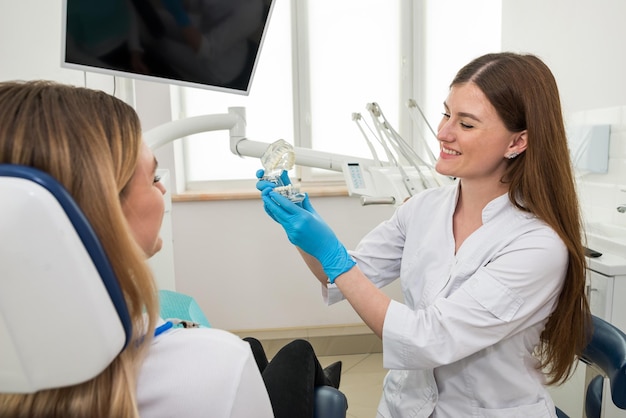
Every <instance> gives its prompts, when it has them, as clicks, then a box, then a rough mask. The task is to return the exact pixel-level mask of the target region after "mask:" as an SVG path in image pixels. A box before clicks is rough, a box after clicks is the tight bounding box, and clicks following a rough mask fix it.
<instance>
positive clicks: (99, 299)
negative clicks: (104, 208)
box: [0, 164, 347, 418]
mask: <svg viewBox="0 0 626 418" xmlns="http://www.w3.org/2000/svg"><path fill="white" fill-rule="evenodd" d="M0 270H1V273H0V354H1V355H0V393H34V392H37V391H39V390H44V389H52V388H57V387H64V386H70V385H75V384H78V383H82V382H85V381H87V380H89V379H91V378H93V377H95V376H97V375H98V374H100V373H101V372H102V371H103V370H104V369H105V368H106V367H107V366H108V365H109V364H110V363H111V362H112V361H113V360H114V359H115V357H116V356H117V355H118V354H119V353H120V352H121V351H122V350H123V349H124V347H126V345H127V344H128V342H129V340H130V337H131V334H132V327H131V321H130V316H129V314H128V310H127V307H126V302H125V300H124V297H123V294H122V291H121V289H120V287H119V284H118V282H117V278H116V277H115V274H114V272H113V270H112V267H111V265H110V263H109V261H108V258H107V256H106V254H105V252H104V250H103V248H102V246H101V244H100V241H99V240H98V238H97V236H96V235H95V233H94V231H93V229H92V228H91V225H90V224H89V222H88V221H87V219H86V218H85V216H84V215H83V213H82V211H81V210H80V208H79V207H78V206H77V205H76V203H75V202H74V200H73V198H72V197H71V196H70V195H69V193H67V191H66V190H65V189H64V188H63V187H62V186H61V185H60V184H59V183H58V182H57V181H56V180H55V179H54V178H52V177H51V176H49V175H48V174H46V173H44V172H42V171H39V170H36V169H34V168H31V167H24V166H17V165H11V164H0ZM159 295H160V299H161V316H162V317H165V318H170V317H173V318H178V319H184V320H189V321H193V322H197V323H199V324H201V325H202V326H207V327H210V324H209V322H208V320H206V318H205V316H204V314H203V313H202V311H201V310H200V308H199V306H198V305H197V303H196V302H195V300H194V299H193V298H191V297H189V296H187V295H183V294H180V293H177V292H171V291H165V290H161V291H160V293H159ZM315 402H316V404H315V409H316V410H315V417H316V418H322V417H324V418H345V417H346V409H347V401H346V398H345V395H344V394H343V393H341V392H340V391H338V390H336V389H334V388H331V387H323V388H318V390H317V392H316V399H315Z"/></svg>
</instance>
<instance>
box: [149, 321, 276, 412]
mask: <svg viewBox="0 0 626 418" xmlns="http://www.w3.org/2000/svg"><path fill="white" fill-rule="evenodd" d="M161 322H162V321H161ZM137 403H138V406H139V413H140V415H141V417H142V418H175V417H185V418H206V417H211V418H250V417H255V418H256V417H258V418H273V417H274V413H273V411H272V405H271V403H270V399H269V395H268V394H267V390H266V389H265V384H264V383H263V378H262V377H261V373H260V372H259V368H258V366H257V365H256V362H255V360H254V356H253V355H252V350H251V349H250V345H249V344H248V343H247V342H245V341H243V340H242V339H240V338H239V337H237V336H236V335H234V334H231V333H229V332H226V331H222V330H219V329H213V328H189V329H184V328H174V329H170V330H168V331H166V332H164V333H163V334H160V335H159V336H157V337H155V338H154V340H153V342H152V345H151V346H150V350H149V352H148V356H147V358H146V360H145V361H144V363H143V365H142V367H141V371H140V374H139V380H138V384H137Z"/></svg>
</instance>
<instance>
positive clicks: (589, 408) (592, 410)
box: [557, 315, 626, 418]
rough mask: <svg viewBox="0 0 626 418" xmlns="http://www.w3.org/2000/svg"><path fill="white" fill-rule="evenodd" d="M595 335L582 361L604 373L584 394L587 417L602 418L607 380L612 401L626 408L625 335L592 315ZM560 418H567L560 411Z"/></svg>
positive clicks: (558, 412) (596, 378)
mask: <svg viewBox="0 0 626 418" xmlns="http://www.w3.org/2000/svg"><path fill="white" fill-rule="evenodd" d="M592 320H593V335H592V338H591V341H590V342H589V344H588V345H587V347H586V348H585V351H584V353H583V357H582V359H581V360H582V361H583V362H585V363H586V364H589V365H591V366H593V367H595V368H597V369H599V370H600V371H601V372H602V373H603V374H602V375H598V376H596V377H595V378H593V379H592V380H591V382H590V383H589V385H588V386H587V391H586V394H585V414H586V415H587V418H600V416H601V412H602V389H603V386H604V385H603V383H604V377H605V376H606V377H607V378H608V383H609V384H610V387H611V390H610V393H611V400H612V402H613V403H614V404H615V406H617V407H618V408H620V409H626V334H624V333H623V332H622V331H621V330H620V329H618V328H617V327H615V326H614V325H612V324H610V323H608V322H606V321H605V320H603V319H601V318H599V317H597V316H595V315H594V316H593V318H592ZM557 415H558V417H559V418H568V416H567V415H566V414H565V413H563V411H561V410H559V409H558V408H557Z"/></svg>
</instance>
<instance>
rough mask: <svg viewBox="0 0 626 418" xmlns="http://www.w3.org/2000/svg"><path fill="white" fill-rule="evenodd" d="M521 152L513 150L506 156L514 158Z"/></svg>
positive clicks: (510, 158)
mask: <svg viewBox="0 0 626 418" xmlns="http://www.w3.org/2000/svg"><path fill="white" fill-rule="evenodd" d="M518 155H519V154H518V153H517V152H512V153H510V154H509V155H507V156H506V158H508V159H509V160H512V159H513V158H515V157H517V156H518Z"/></svg>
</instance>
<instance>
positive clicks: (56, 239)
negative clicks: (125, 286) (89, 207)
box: [0, 164, 132, 393]
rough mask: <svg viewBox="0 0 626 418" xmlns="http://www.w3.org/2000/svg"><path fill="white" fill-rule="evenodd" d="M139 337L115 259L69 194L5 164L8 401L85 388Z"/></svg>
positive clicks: (2, 358)
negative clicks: (134, 331) (12, 396)
mask: <svg viewBox="0 0 626 418" xmlns="http://www.w3.org/2000/svg"><path fill="white" fill-rule="evenodd" d="M131 330H132V327H131V322H130V317H129V315H128V310H127V307H126V302H125V300H124V297H123V294H122V291H121V289H120V287H119V284H118V282H117V279H116V277H115V275H114V273H113V270H112V268H111V265H110V263H109V261H108V259H107V256H106V254H105V253H104V251H103V249H102V246H101V244H100V241H99V240H98V238H97V237H96V235H95V233H94V231H93V229H92V228H91V226H90V224H89V222H88V221H87V219H86V218H85V216H84V215H83V213H82V212H81V210H80V208H79V207H78V206H77V205H76V203H75V202H74V200H73V199H72V197H71V196H70V195H69V193H68V192H67V191H66V190H65V189H64V188H63V186H61V185H60V184H59V183H58V182H57V181H56V180H55V179H54V178H53V177H51V176H49V175H48V174H46V173H44V172H41V171H39V170H36V169H33V168H30V167H24V166H18V165H10V164H0V392H3V393H33V392H36V391H38V390H42V389H50V388H56V387H64V386H69V385H74V384H78V383H82V382H84V381H87V380H89V379H91V378H93V377H95V376H97V375H98V374H99V373H100V372H102V371H103V370H104V369H105V368H106V367H107V366H108V365H109V364H110V363H111V362H112V361H113V360H114V359H115V357H116V356H117V355H118V354H119V353H120V352H121V350H122V349H123V348H124V347H125V346H126V344H128V341H129V338H130V335H131V332H132V331H131Z"/></svg>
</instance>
